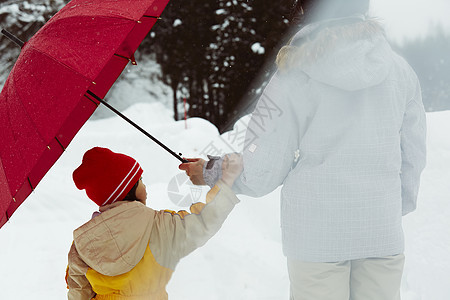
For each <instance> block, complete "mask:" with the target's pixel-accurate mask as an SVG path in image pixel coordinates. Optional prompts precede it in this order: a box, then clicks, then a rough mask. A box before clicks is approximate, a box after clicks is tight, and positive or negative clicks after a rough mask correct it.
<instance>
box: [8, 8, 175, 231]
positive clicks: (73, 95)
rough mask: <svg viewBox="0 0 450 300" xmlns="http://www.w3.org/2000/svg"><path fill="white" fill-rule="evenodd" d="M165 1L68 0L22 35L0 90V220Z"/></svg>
mask: <svg viewBox="0 0 450 300" xmlns="http://www.w3.org/2000/svg"><path fill="white" fill-rule="evenodd" d="M168 1H169V0H140V1H136V0H115V1H111V0H109V1H108V0H73V1H71V2H70V3H68V4H67V5H66V6H65V7H64V8H63V9H62V10H61V11H59V12H58V13H57V14H55V15H54V16H53V17H52V18H51V19H50V20H49V21H48V22H47V23H46V24H45V25H44V26H43V27H42V28H41V29H40V30H39V31H38V32H37V33H36V34H35V35H34V36H33V37H32V38H31V39H30V40H29V41H28V42H26V43H25V44H24V45H23V47H22V51H21V53H20V56H19V58H18V60H17V62H16V64H15V65H14V67H13V69H12V71H11V73H10V74H9V76H8V79H7V81H6V82H5V85H4V87H3V90H2V92H1V94H0V141H1V143H0V158H1V160H0V227H1V226H3V225H4V224H5V222H7V220H8V219H9V218H10V216H11V215H12V214H13V213H14V211H15V210H16V209H17V208H18V207H19V205H20V204H22V202H23V201H24V200H25V199H26V197H27V196H28V195H29V194H30V193H31V192H32V191H33V190H34V188H35V187H36V186H37V184H38V183H39V181H40V180H41V179H42V177H43V176H44V175H45V173H46V172H47V171H48V170H49V169H50V168H51V166H52V165H53V164H54V163H55V162H56V160H57V159H58V158H59V157H60V155H61V154H62V153H63V151H64V149H65V148H66V147H67V146H68V145H69V143H70V141H71V140H72V139H73V137H74V136H75V134H76V133H77V132H78V130H79V129H80V128H81V126H82V125H83V124H84V123H85V122H86V121H87V119H89V117H90V116H91V115H92V113H93V112H94V111H95V109H96V108H97V106H98V104H99V102H98V100H96V98H103V97H104V96H105V95H106V93H107V92H108V90H109V89H110V87H111V86H112V84H113V83H114V82H115V80H116V79H117V78H118V76H119V75H120V73H121V72H122V71H123V69H124V68H125V66H126V65H127V64H128V62H130V61H131V62H132V63H135V61H134V56H133V54H134V52H135V51H136V49H137V47H138V46H139V44H140V43H141V42H142V40H143V39H144V37H145V36H146V35H147V33H148V32H149V31H150V29H151V28H152V26H153V25H154V24H155V23H156V21H157V19H158V18H159V16H160V15H161V13H162V11H163V9H164V8H165V6H166V4H167V2H168ZM94 96H96V97H94Z"/></svg>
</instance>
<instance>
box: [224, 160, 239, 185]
mask: <svg viewBox="0 0 450 300" xmlns="http://www.w3.org/2000/svg"><path fill="white" fill-rule="evenodd" d="M242 170H243V160H242V155H241V154H238V153H230V154H227V155H225V157H224V160H223V163H222V180H223V181H224V182H225V183H226V184H227V185H228V186H230V187H231V186H233V183H234V181H235V180H236V178H238V177H239V175H241V173H242Z"/></svg>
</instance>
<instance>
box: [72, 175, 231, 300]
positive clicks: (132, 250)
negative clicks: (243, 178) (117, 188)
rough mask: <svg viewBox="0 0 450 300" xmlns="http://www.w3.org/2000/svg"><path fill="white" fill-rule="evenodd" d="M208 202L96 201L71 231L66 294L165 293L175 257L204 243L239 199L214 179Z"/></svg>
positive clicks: (85, 298)
mask: <svg viewBox="0 0 450 300" xmlns="http://www.w3.org/2000/svg"><path fill="white" fill-rule="evenodd" d="M206 197H207V201H206V202H207V205H204V204H201V203H199V204H194V205H193V206H192V207H191V211H192V214H188V213H187V212H185V211H182V212H178V213H175V212H171V211H155V210H153V209H151V208H148V207H147V206H145V205H144V204H142V203H140V202H137V201H134V202H128V201H119V202H117V203H114V204H111V205H107V206H104V207H100V212H101V214H100V215H98V216H96V217H94V218H93V219H91V220H90V221H89V222H87V223H86V224H84V225H83V226H81V227H80V228H78V229H76V230H75V231H74V243H73V245H72V247H71V249H70V252H69V265H68V269H67V275H66V281H67V285H68V288H69V292H68V299H70V300H89V299H93V298H95V299H133V300H138V299H139V300H140V299H142V300H143V299H167V298H168V296H167V292H166V290H165V287H166V285H167V283H168V281H169V279H170V277H171V275H172V272H173V270H174V269H175V266H176V265H177V263H178V262H179V260H180V259H181V258H182V257H184V256H186V255H188V254H189V253H190V252H192V251H193V250H195V249H196V248H198V247H200V246H202V245H204V244H205V243H206V241H208V239H210V238H211V237H212V236H213V235H214V234H215V233H216V232H217V231H218V230H219V229H220V227H221V225H222V223H223V222H224V221H225V219H226V217H227V216H228V214H229V213H230V212H231V210H232V209H233V207H234V205H235V204H237V203H238V202H239V200H238V199H237V198H236V196H235V194H234V193H233V192H232V191H231V189H230V188H229V187H228V186H227V185H225V184H224V183H223V182H222V181H219V182H218V183H217V185H216V186H214V187H213V188H212V189H211V190H210V191H209V193H208V194H207V196H206Z"/></svg>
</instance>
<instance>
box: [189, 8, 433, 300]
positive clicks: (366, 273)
mask: <svg viewBox="0 0 450 300" xmlns="http://www.w3.org/2000/svg"><path fill="white" fill-rule="evenodd" d="M297 3H298V5H297V7H298V11H300V12H301V13H303V14H305V15H307V16H308V17H307V18H306V21H307V23H308V25H306V26H304V27H303V28H302V29H300V30H299V31H298V32H297V33H296V34H295V35H294V36H293V38H292V39H291V41H290V44H289V45H287V46H286V47H283V48H282V49H281V51H280V52H279V54H278V58H277V64H278V71H277V73H276V74H275V75H274V76H273V77H272V79H271V81H270V83H269V84H268V86H267V87H266V89H265V91H264V93H263V95H262V96H261V98H260V100H259V102H258V104H257V106H256V109H255V112H259V111H258V110H260V109H263V108H264V107H266V106H267V103H269V102H270V103H273V104H274V105H276V106H277V108H278V111H279V112H280V113H279V114H278V116H271V117H267V115H266V117H265V118H262V116H263V114H261V113H254V114H253V116H252V119H251V121H250V123H249V128H248V131H247V138H246V140H247V141H250V143H249V144H248V145H246V146H245V148H244V151H243V153H242V158H243V165H244V171H243V173H242V174H241V176H240V178H239V179H238V180H237V181H236V182H235V184H234V186H233V190H234V191H235V192H236V193H243V194H247V195H251V196H262V195H265V194H267V193H269V192H271V191H273V190H274V189H275V188H276V187H278V186H280V185H283V188H282V192H281V222H282V224H281V226H282V234H283V250H284V253H285V255H286V256H287V259H288V270H289V276H290V281H291V299H296V300H298V299H314V300H320V299H338V300H340V299H342V300H344V299H345V300H348V299H349V298H350V299H352V300H357V299H361V300H362V299H364V300H367V299H377V300H378V299H383V300H392V299H399V298H400V281H401V276H402V271H403V263H404V256H403V251H404V240H403V231H402V225H401V222H402V215H405V214H407V213H409V212H411V211H413V210H414V209H415V206H416V200H417V193H418V188H419V179H420V174H421V171H422V170H423V168H424V166H425V131H426V128H425V127H426V125H425V113H424V109H423V104H422V100H421V92H420V85H419V82H418V79H417V76H416V75H415V73H414V71H413V70H412V69H411V67H410V66H409V65H408V64H407V63H406V61H405V60H403V59H402V58H401V57H399V56H398V55H397V54H395V53H394V52H393V51H392V49H391V48H390V46H389V44H388V42H387V41H386V38H385V34H384V30H383V29H382V27H381V26H380V24H379V23H378V22H376V21H374V20H371V19H369V18H367V16H366V14H367V11H368V8H369V0H346V1H344V0H334V1H332V0H318V1H297ZM226 159H229V158H228V157H226ZM222 161H223V159H218V160H216V161H210V163H208V164H207V165H206V164H205V162H204V161H203V160H193V161H192V162H191V163H189V164H182V165H181V166H180V168H181V169H184V170H186V171H187V172H188V175H190V177H191V180H192V181H193V182H194V183H197V184H203V183H208V184H212V183H213V182H215V181H216V180H217V179H218V178H220V171H221V169H223V168H226V164H223V163H222V164H221V162H222Z"/></svg>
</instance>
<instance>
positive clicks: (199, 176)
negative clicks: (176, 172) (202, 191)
mask: <svg viewBox="0 0 450 300" xmlns="http://www.w3.org/2000/svg"><path fill="white" fill-rule="evenodd" d="M187 160H188V161H189V162H188V163H182V164H181V165H179V166H178V168H179V169H180V170H183V171H186V175H187V176H189V179H191V181H192V183H193V184H195V185H206V182H205V180H204V179H203V165H204V164H205V160H204V159H201V158H187Z"/></svg>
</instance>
